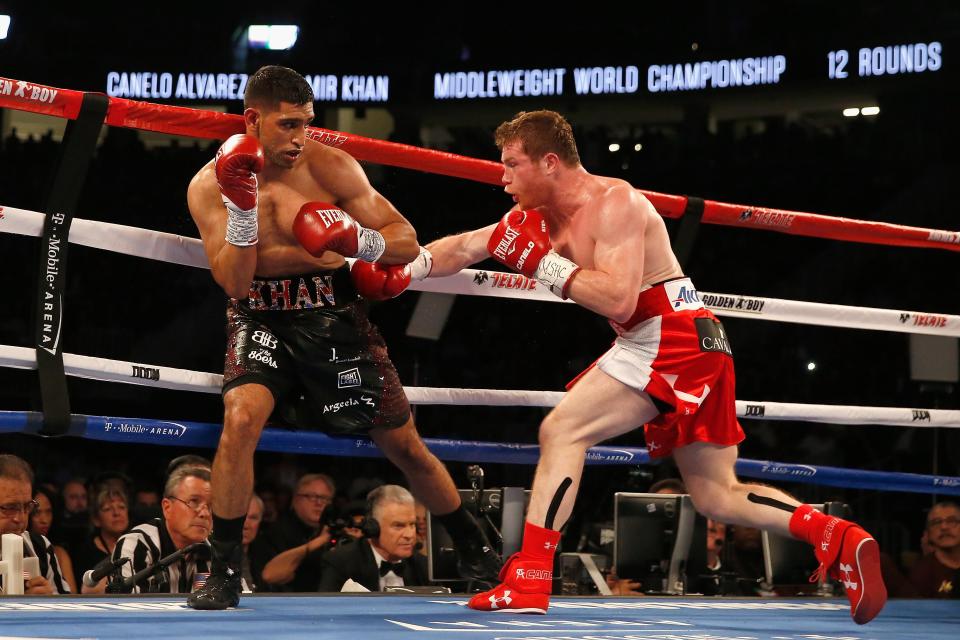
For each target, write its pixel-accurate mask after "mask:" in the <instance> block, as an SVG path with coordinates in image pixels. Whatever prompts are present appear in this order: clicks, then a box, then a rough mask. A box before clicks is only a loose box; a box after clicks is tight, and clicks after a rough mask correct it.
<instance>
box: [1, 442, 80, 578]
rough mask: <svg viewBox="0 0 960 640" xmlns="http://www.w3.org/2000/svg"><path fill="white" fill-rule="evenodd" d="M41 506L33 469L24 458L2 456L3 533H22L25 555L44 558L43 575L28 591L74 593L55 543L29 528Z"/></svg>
mask: <svg viewBox="0 0 960 640" xmlns="http://www.w3.org/2000/svg"><path fill="white" fill-rule="evenodd" d="M38 506H39V505H38V504H37V502H36V501H35V500H33V469H31V468H30V465H29V464H27V462H26V461H25V460H23V459H22V458H18V457H17V456H14V455H10V454H2V455H0V534H3V533H14V534H17V535H19V536H21V537H22V538H23V555H24V557H26V558H38V559H39V561H40V575H39V576H35V577H33V578H31V579H30V580H27V581H26V582H25V584H24V593H25V594H28V595H41V594H52V593H70V585H69V584H67V581H66V580H64V579H63V576H62V575H61V573H60V563H59V562H57V556H56V554H55V553H54V551H53V545H52V544H51V543H50V541H49V540H47V538H46V536H42V535H40V534H37V533H30V532H29V531H27V524H28V523H29V522H30V514H31V513H33V512H34V511H35V510H36V509H37V507H38Z"/></svg>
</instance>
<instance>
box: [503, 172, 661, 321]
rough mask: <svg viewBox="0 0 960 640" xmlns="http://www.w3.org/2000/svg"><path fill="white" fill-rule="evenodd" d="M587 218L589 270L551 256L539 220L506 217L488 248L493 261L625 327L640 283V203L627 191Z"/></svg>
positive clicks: (528, 215) (524, 214)
mask: <svg viewBox="0 0 960 640" xmlns="http://www.w3.org/2000/svg"><path fill="white" fill-rule="evenodd" d="M604 198H605V201H604V202H603V203H602V204H601V205H600V206H598V207H597V208H596V210H595V212H594V213H592V214H591V215H592V216H593V219H592V220H590V223H591V224H590V225H587V228H588V229H589V231H588V233H590V234H591V239H592V240H593V242H594V253H593V265H592V267H591V268H588V269H583V268H581V267H580V266H579V265H577V264H576V263H574V262H573V261H572V260H570V259H568V258H566V257H564V256H561V255H559V254H558V253H557V252H556V251H554V250H553V247H552V245H551V243H550V237H549V233H548V231H547V227H546V224H545V222H544V220H543V218H542V216H541V215H540V214H539V213H538V212H536V211H511V212H510V213H508V214H507V215H506V216H504V217H503V219H502V220H501V221H500V223H499V224H498V225H497V226H496V228H495V229H494V231H493V233H492V234H491V236H490V239H489V241H488V242H487V249H488V250H489V251H490V254H491V255H492V256H493V258H494V259H495V260H497V261H499V262H501V263H503V264H505V265H507V266H508V267H510V268H511V269H513V270H515V271H519V272H520V273H522V274H524V275H526V276H527V277H530V278H534V279H535V280H537V281H538V282H540V283H541V284H542V285H544V286H546V287H547V288H548V289H549V290H550V291H551V292H552V293H554V294H555V295H557V296H560V297H561V298H564V299H566V298H570V299H572V300H573V301H574V302H576V303H578V304H580V305H581V306H583V307H586V308H588V309H590V310H591V311H594V312H596V313H599V314H600V315H602V316H604V317H607V318H610V319H612V320H616V321H621V322H622V321H625V320H627V319H628V318H629V317H630V315H631V314H632V313H633V311H634V309H635V307H636V301H637V295H638V294H639V293H640V286H641V283H642V280H643V252H644V243H643V241H644V232H645V229H646V220H647V217H646V215H645V212H644V210H643V209H642V207H643V206H644V203H643V201H640V200H638V199H636V198H634V197H633V195H632V194H631V193H629V192H627V190H624V192H623V193H613V194H610V195H607V196H604Z"/></svg>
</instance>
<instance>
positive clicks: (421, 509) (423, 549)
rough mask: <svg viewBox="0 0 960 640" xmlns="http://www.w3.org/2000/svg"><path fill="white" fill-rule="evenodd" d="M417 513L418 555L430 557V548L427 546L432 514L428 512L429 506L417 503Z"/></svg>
mask: <svg viewBox="0 0 960 640" xmlns="http://www.w3.org/2000/svg"><path fill="white" fill-rule="evenodd" d="M414 508H415V510H416V512H417V553H419V554H420V555H422V556H427V557H429V556H430V547H429V546H428V545H427V518H429V517H430V514H429V513H428V512H427V505H425V504H423V503H422V502H417V503H416V505H415V507H414Z"/></svg>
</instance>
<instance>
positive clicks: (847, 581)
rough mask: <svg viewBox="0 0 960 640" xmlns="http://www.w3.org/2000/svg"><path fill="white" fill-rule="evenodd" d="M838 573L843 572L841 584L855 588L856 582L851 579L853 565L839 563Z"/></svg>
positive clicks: (854, 589)
mask: <svg viewBox="0 0 960 640" xmlns="http://www.w3.org/2000/svg"><path fill="white" fill-rule="evenodd" d="M840 573H842V574H843V586H844V587H845V588H847V589H850V590H852V591H856V590H857V583H856V582H854V581H853V567H852V566H851V565H849V564H844V563H842V562H841V563H840Z"/></svg>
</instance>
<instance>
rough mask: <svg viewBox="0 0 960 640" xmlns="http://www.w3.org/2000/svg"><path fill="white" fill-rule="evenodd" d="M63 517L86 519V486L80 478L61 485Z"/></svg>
mask: <svg viewBox="0 0 960 640" xmlns="http://www.w3.org/2000/svg"><path fill="white" fill-rule="evenodd" d="M63 511H64V515H66V516H67V517H69V516H79V517H80V518H82V519H83V520H84V522H86V519H87V486H86V484H85V483H84V481H83V479H82V478H73V479H71V480H69V481H67V483H66V484H65V485H63Z"/></svg>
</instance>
